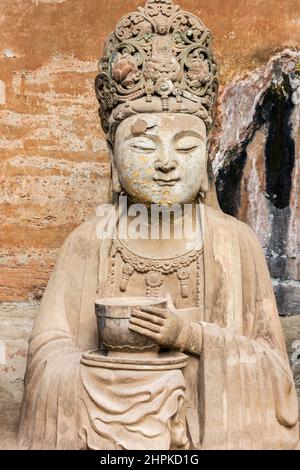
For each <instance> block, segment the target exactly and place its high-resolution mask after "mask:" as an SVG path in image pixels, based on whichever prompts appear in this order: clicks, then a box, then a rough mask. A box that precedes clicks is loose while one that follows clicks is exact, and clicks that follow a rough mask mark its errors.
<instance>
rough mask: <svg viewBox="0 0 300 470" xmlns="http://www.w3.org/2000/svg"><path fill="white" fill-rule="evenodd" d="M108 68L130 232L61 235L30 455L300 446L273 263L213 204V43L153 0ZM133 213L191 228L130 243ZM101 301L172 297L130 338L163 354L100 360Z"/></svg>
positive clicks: (43, 315) (110, 53) (108, 128)
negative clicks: (171, 211) (182, 220)
mask: <svg viewBox="0 0 300 470" xmlns="http://www.w3.org/2000/svg"><path fill="white" fill-rule="evenodd" d="M99 68H100V73H99V75H98V77H97V79H96V93H97V98H98V100H99V103H100V116H101V123H102V127H103V129H104V132H105V133H106V136H107V142H108V149H109V154H110V159H111V185H110V198H111V202H112V204H113V207H114V209H115V210H117V209H118V207H119V205H120V198H127V200H128V205H127V207H126V210H122V211H119V212H118V211H117V213H118V214H119V216H118V219H117V224H116V225H117V226H118V227H119V226H120V224H123V225H124V224H125V226H126V227H127V228H126V235H128V236H126V237H123V238H122V237H119V236H118V230H117V228H116V227H115V229H114V230H115V232H114V234H113V235H112V236H111V237H102V236H101V233H100V234H99V231H100V232H101V230H102V229H101V227H102V225H101V223H100V222H99V221H100V219H101V217H100V216H99V215H98V216H97V217H95V218H93V219H92V220H90V221H88V222H86V223H84V224H83V225H81V226H80V227H78V228H77V229H76V230H75V231H74V232H73V233H72V234H71V235H70V236H69V237H68V239H67V240H66V242H65V244H64V246H63V248H62V250H61V253H60V256H59V258H58V261H57V264H56V267H55V270H54V272H53V274H52V277H51V279H50V281H49V284H48V287H47V290H46V292H45V294H44V297H43V300H42V304H41V310H40V313H39V315H38V317H37V319H36V321H35V325H34V328H33V332H32V335H31V340H30V347H29V358H28V365H27V372H26V380H25V392H24V399H23V405H22V413H21V424H20V433H19V434H20V445H21V446H23V447H26V448H35V449H109V450H110V449H147V450H149V449H294V448H296V447H297V444H298V424H297V423H298V409H297V398H296V394H295V388H294V383H293V377H292V374H291V371H290V368H289V363H288V358H287V354H286V349H285V343H284V338H283V334H282V330H281V325H280V321H279V317H278V312H277V309H276V303H275V299H274V294H273V290H272V284H271V280H270V276H269V273H268V269H267V266H266V262H265V259H264V256H263V254H262V250H261V248H260V246H259V243H258V241H257V239H256V237H255V235H254V233H253V232H252V231H251V229H250V228H249V227H248V226H246V225H244V224H243V223H241V222H239V221H237V220H236V219H234V218H232V217H230V216H228V215H226V214H224V213H223V212H222V211H221V210H220V208H219V205H218V202H217V198H216V193H215V188H214V182H213V177H212V171H211V163H210V159H209V144H210V135H211V129H212V125H213V106H214V102H215V97H216V93H217V87H218V82H217V68H216V63H215V61H214V58H213V55H212V51H211V33H210V32H209V31H208V30H207V28H206V27H205V26H204V24H203V23H202V22H201V21H200V20H199V19H198V18H196V17H195V16H194V15H192V14H191V13H188V12H185V11H182V10H181V9H180V7H178V6H174V4H173V2H172V0H148V1H146V5H145V7H144V8H140V7H139V8H138V10H137V12H135V13H131V14H129V15H126V16H125V17H123V18H122V19H121V20H120V21H119V23H118V24H117V26H116V29H115V32H114V33H113V34H112V35H111V36H110V37H109V38H108V41H107V43H106V47H105V53H104V57H103V58H102V59H101V60H100V62H99ZM136 204H139V205H142V206H143V208H144V209H143V210H146V212H147V211H150V209H151V207H152V206H153V205H156V206H157V207H159V208H169V207H172V206H174V205H176V206H179V207H183V206H184V205H189V207H190V208H191V210H190V213H189V217H188V220H187V222H188V223H187V226H189V227H196V228H197V230H192V229H190V233H189V230H187V232H185V233H184V236H183V237H181V238H178V239H177V238H176V237H174V236H171V237H170V238H167V239H165V238H164V237H163V236H161V235H159V236H158V237H157V238H156V239H154V238H151V237H148V238H147V237H140V238H139V237H132V236H129V235H130V234H129V231H130V229H129V227H130V223H131V222H132V221H133V219H134V217H133V213H132V212H131V209H132V208H133V207H134V206H135V205H136ZM99 223H100V225H99ZM161 223H162V218H159V222H158V224H161ZM174 224H175V222H174ZM99 227H100V228H99ZM102 228H103V227H102ZM151 228H152V227H151V220H150V218H147V223H146V228H145V227H143V228H141V229H143V230H144V229H145V230H146V231H149V230H150V231H151ZM173 228H174V227H173ZM100 298H102V299H103V298H106V299H107V298H108V299H109V298H111V299H115V298H117V299H125V300H126V298H151V299H167V300H166V302H165V303H164V304H163V306H161V305H160V306H153V305H152V304H150V305H147V304H141V305H136V306H135V308H134V309H132V312H131V316H130V320H129V330H130V331H131V332H133V333H135V334H139V335H142V336H143V338H147V339H149V340H151V341H153V342H154V343H155V345H157V347H158V348H160V350H161V351H164V352H162V353H161V355H162V356H163V357H164V358H166V357H167V358H169V359H168V360H167V361H166V360H165V359H164V360H165V362H164V363H163V362H160V363H159V360H160V359H155V360H154V359H153V358H152V359H151V360H152V362H151V361H150V359H149V357H150V356H147V354H141V355H139V354H140V353H130V352H129V353H126V354H127V356H126V357H127V359H126V360H124V361H123V363H122V364H123V366H124V364H125V363H126V364H127V366H126V367H121V365H120V361H119V362H118V355H117V353H114V354H112V355H111V356H109V355H108V356H107V358H106V362H103V357H102V359H101V354H100V353H99V354H98V358H100V359H99V360H98V361H97V357H96V356H97V354H96V353H95V354H94V356H93V353H92V352H91V351H93V350H96V351H97V350H98V348H99V337H98V331H97V325H96V319H95V301H96V300H97V299H100ZM154 354H156V353H154ZM180 355H181V356H180ZM153 357H154V356H153ZM155 357H156V356H155ZM157 357H160V356H159V354H158V353H157ZM175 357H184V358H185V363H184V366H182V363H181V365H180V364H179V362H180V361H179V362H176V361H174V358H175ZM172 358H173V359H172ZM101 361H102V362H101ZM172 361H173V362H172ZM150 363H151V364H152V366H151V367H146V366H147V365H149V364H150ZM167 363H168V365H170V364H171V363H172V367H169V366H168V367H165V368H164V367H162V364H167ZM176 364H177V365H176ZM137 365H139V366H138V367H137Z"/></svg>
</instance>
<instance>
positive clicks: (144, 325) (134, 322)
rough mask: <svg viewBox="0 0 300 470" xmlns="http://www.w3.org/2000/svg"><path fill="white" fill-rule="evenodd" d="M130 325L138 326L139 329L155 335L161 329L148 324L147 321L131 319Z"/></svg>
mask: <svg viewBox="0 0 300 470" xmlns="http://www.w3.org/2000/svg"><path fill="white" fill-rule="evenodd" d="M130 324H131V325H137V326H140V327H141V328H145V329H146V330H150V331H154V332H155V333H159V332H160V328H161V327H160V326H159V325H154V324H153V323H150V322H148V321H145V320H140V319H139V318H132V317H131V319H130Z"/></svg>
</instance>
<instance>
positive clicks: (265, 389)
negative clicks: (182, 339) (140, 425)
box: [19, 205, 298, 449]
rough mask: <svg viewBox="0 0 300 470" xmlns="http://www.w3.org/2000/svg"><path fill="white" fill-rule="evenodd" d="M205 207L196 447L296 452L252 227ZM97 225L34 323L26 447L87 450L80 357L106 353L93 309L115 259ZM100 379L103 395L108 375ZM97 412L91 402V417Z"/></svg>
mask: <svg viewBox="0 0 300 470" xmlns="http://www.w3.org/2000/svg"><path fill="white" fill-rule="evenodd" d="M201 209H202V227H203V232H204V233H203V235H204V277H205V288H204V290H205V292H204V299H205V300H204V319H203V321H202V322H201V324H202V329H203V345H202V352H201V356H200V358H199V359H198V360H199V361H200V367H199V371H200V372H199V378H198V396H199V409H198V417H197V418H198V422H199V433H198V436H199V437H198V439H197V440H198V441H199V442H191V446H192V447H193V448H199V449H295V448H296V447H297V444H298V407H297V398H296V393H295V388H294V383H293V377H292V374H291V371H290V368H289V363H288V358H287V354H286V349H285V343H284V338H283V334H282V330H281V325H280V321H279V317H278V312H277V309H276V303H275V298H274V294H273V289H272V285H271V280H270V276H269V272H268V269H267V266H266V262H265V259H264V256H263V253H262V250H261V247H260V245H259V243H258V241H257V239H256V237H255V235H254V233H253V232H252V230H251V229H250V228H249V227H248V226H246V225H245V224H242V223H241V222H239V221H237V220H236V219H234V218H232V217H230V216H227V215H225V214H223V213H222V212H221V211H220V210H216V209H213V208H212V207H208V206H204V205H202V208H201ZM97 223H98V219H97V218H95V219H92V220H91V221H89V222H86V223H85V224H83V225H81V226H80V227H79V228H77V229H76V230H75V231H74V232H73V233H72V234H71V235H70V236H69V237H68V239H67V240H66V242H65V244H64V246H63V248H62V250H61V253H60V256H59V259H58V261H57V265H56V268H55V270H54V272H53V274H52V277H51V279H50V281H49V285H48V287H47V290H46V292H45V294H44V297H43V300H42V304H41V311H40V313H39V315H38V317H37V319H36V321H35V325H34V329H33V332H32V335H31V340H30V346H29V358H28V365H27V373H26V380H25V392H24V399H23V405H22V413H21V424H20V432H19V436H20V445H21V446H23V447H26V448H38V449H43V448H44V449H56V448H57V449H77V448H80V447H81V446H82V442H83V438H84V436H82V435H81V436H80V434H82V429H84V427H82V420H83V419H86V417H85V418H83V417H82V412H81V411H80V410H81V409H82V407H81V406H79V404H80V403H81V404H82V400H85V399H84V398H82V397H83V395H82V388H83V385H82V381H83V380H84V379H83V374H82V364H80V359H81V355H82V352H83V351H86V350H89V349H92V348H96V347H97V346H98V337H97V331H96V326H95V313H94V301H95V298H96V297H97V296H98V297H101V285H100V292H99V270H100V273H101V272H102V273H104V275H103V274H102V278H103V277H105V269H107V264H108V256H109V243H107V242H104V241H103V242H101V241H100V240H99V239H98V238H97V236H96V226H97ZM100 277H101V276H100ZM97 290H98V294H97ZM178 374H181V372H180V371H178ZM97 375H98V379H99V382H98V384H99V386H100V385H101V384H102V386H103V387H105V380H104V378H103V376H102V375H101V369H99V371H98V372H97ZM177 379H178V381H177V384H176V387H175V388H176V390H177V391H178V390H179V389H180V387H181V385H180V380H181V379H180V376H179V375H178V376H177ZM177 379H176V380H177ZM153 387H155V385H153ZM182 391H183V387H182ZM179 395H180V393H179ZM104 396H105V390H104ZM89 398H91V397H89ZM120 402H122V397H120ZM95 406H96V408H97V404H96V405H95V402H94V401H93V400H88V399H86V401H85V403H84V407H85V409H86V412H87V415H89V416H91V415H92V414H93V412H94V411H95ZM89 407H92V408H93V410H91V409H89ZM182 410H183V408H180V409H179V408H178V409H177V410H174V415H175V413H177V415H180V414H182ZM195 412H197V411H195ZM164 419H165V420H166V419H169V418H168V417H164ZM85 432H86V429H85ZM196 434H197V433H196ZM103 436H104V435H103ZM87 438H88V436H87ZM98 438H99V442H100V441H101V437H99V436H98ZM103 439H104V440H105V437H103ZM192 440H193V439H192ZM166 442H167V441H166ZM105 445H106V447H105ZM109 445H110V444H109V442H106V444H103V445H102V444H100V445H99V446H98V447H97V445H95V443H94V444H92V445H90V447H91V448H107V449H109V448H110V447H109Z"/></svg>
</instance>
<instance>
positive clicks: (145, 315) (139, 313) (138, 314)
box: [131, 310, 165, 325]
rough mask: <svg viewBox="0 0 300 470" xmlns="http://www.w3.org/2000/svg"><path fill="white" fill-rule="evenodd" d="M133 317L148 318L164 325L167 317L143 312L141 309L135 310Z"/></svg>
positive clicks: (152, 321)
mask: <svg viewBox="0 0 300 470" xmlns="http://www.w3.org/2000/svg"><path fill="white" fill-rule="evenodd" d="M131 318H140V319H141V320H148V321H150V322H151V323H155V324H156V325H164V323H165V319H164V318H161V317H157V316H156V315H151V314H150V313H146V312H142V311H141V310H133V312H132V314H131Z"/></svg>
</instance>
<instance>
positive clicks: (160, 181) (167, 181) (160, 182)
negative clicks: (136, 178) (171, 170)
mask: <svg viewBox="0 0 300 470" xmlns="http://www.w3.org/2000/svg"><path fill="white" fill-rule="evenodd" d="M153 180H154V181H155V182H156V183H157V184H158V185H159V186H174V185H175V184H176V183H178V181H180V178H179V177H178V178H170V179H163V178H155V177H154V178H153Z"/></svg>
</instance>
